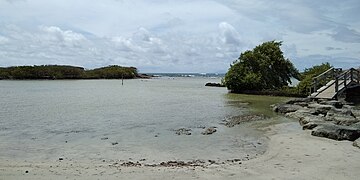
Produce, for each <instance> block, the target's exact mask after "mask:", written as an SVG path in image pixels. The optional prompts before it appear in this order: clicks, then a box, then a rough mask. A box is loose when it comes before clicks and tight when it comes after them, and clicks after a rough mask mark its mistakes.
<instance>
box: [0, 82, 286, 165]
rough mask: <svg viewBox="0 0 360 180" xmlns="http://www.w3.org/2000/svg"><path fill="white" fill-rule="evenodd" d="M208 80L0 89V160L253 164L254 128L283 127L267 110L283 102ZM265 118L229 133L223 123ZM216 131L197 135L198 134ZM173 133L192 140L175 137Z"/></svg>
mask: <svg viewBox="0 0 360 180" xmlns="http://www.w3.org/2000/svg"><path fill="white" fill-rule="evenodd" d="M210 81H211V82H220V79H210V78H165V77H164V78H157V79H149V80H144V79H136V80H126V81H125V82H124V85H121V80H65V81H0V99H1V101H0V107H1V108H0V160H17V161H45V162H46V161H53V160H57V159H58V158H59V157H64V158H65V159H71V160H73V161H102V160H114V159H116V160H119V159H120V160H141V159H145V161H146V162H149V163H153V162H156V163H157V162H160V161H167V160H193V159H205V160H207V159H212V160H218V161H225V160H228V159H234V158H240V159H241V158H244V157H249V158H251V157H255V156H256V155H257V154H261V153H263V152H264V151H265V148H266V142H267V138H266V137H265V136H264V131H263V130H259V129H258V128H257V127H264V126H266V125H267V124H273V123H278V122H282V121H287V120H286V119H284V118H280V117H277V116H276V114H273V113H272V112H271V109H270V107H269V105H270V104H273V103H276V102H279V101H283V100H285V99H286V98H279V97H266V96H251V95H236V94H228V92H227V90H226V89H225V88H214V87H205V86H204V84H205V83H206V82H210ZM247 113H261V114H265V115H267V116H271V117H272V119H271V120H268V121H266V122H257V123H253V124H244V125H240V126H235V127H233V128H228V127H225V126H224V125H222V123H223V120H224V119H226V117H232V116H238V115H242V114H247ZM212 126H215V127H217V132H216V133H214V134H212V135H207V136H205V135H202V134H201V132H203V131H204V129H203V127H212ZM179 128H189V129H191V133H192V134H191V135H190V136H186V135H176V134H175V131H174V130H176V129H179Z"/></svg>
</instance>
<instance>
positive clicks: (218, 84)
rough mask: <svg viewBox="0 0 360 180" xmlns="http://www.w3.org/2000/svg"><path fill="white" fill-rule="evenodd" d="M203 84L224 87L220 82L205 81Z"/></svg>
mask: <svg viewBox="0 0 360 180" xmlns="http://www.w3.org/2000/svg"><path fill="white" fill-rule="evenodd" d="M205 86H212V87H225V86H224V85H222V84H220V83H211V82H209V83H206V84H205Z"/></svg>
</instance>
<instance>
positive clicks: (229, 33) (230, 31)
mask: <svg viewBox="0 0 360 180" xmlns="http://www.w3.org/2000/svg"><path fill="white" fill-rule="evenodd" d="M219 29H220V33H221V41H222V42H223V43H224V44H229V45H235V46H238V45H240V43H241V41H240V34H239V33H238V32H237V31H236V30H235V28H234V27H233V26H232V25H230V24H229V23H227V22H222V23H220V24H219Z"/></svg>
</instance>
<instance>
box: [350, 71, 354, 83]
mask: <svg viewBox="0 0 360 180" xmlns="http://www.w3.org/2000/svg"><path fill="white" fill-rule="evenodd" d="M353 80H354V79H353V69H352V68H351V69H350V82H352V81H353Z"/></svg>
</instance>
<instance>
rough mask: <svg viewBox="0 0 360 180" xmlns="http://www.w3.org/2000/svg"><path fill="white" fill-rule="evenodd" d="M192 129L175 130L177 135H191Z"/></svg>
mask: <svg viewBox="0 0 360 180" xmlns="http://www.w3.org/2000/svg"><path fill="white" fill-rule="evenodd" d="M190 131H191V129H187V128H180V129H177V130H175V134H177V135H191V132H190Z"/></svg>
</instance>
